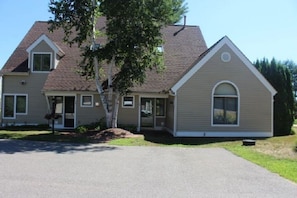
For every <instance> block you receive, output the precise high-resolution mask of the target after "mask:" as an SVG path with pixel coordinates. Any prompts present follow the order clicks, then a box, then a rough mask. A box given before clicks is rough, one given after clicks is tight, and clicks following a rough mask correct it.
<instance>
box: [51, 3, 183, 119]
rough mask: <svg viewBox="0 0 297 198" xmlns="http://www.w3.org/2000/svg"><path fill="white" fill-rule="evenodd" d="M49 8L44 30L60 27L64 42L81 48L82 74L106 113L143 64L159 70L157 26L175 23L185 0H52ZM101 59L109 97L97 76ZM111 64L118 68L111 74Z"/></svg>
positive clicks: (139, 79)
mask: <svg viewBox="0 0 297 198" xmlns="http://www.w3.org/2000/svg"><path fill="white" fill-rule="evenodd" d="M49 9H50V12H51V13H52V14H53V19H51V20H49V24H50V28H49V29H50V30H51V31H54V30H56V29H58V28H62V29H63V30H64V33H65V37H64V41H65V42H67V43H68V44H69V45H70V46H71V45H73V44H77V45H78V46H79V47H81V48H82V56H83V61H82V62H81V65H82V66H83V72H82V74H83V75H86V76H88V77H94V78H95V80H96V85H97V89H98V92H99V94H100V97H101V101H102V103H103V106H104V109H105V112H106V116H107V117H110V115H111V114H115V112H113V113H112V104H117V102H118V98H119V97H118V96H116V98H115V101H114V102H111V98H112V97H113V95H114V92H115V93H116V94H121V95H125V94H127V93H128V92H129V91H130V88H131V87H133V86H135V85H140V84H142V83H144V81H145V78H146V70H147V69H153V68H156V70H157V71H162V70H163V69H164V62H163V54H162V53H160V52H159V51H158V47H159V46H162V44H163V39H162V34H161V29H162V28H163V27H164V26H167V25H170V24H174V23H176V22H178V21H179V20H180V19H181V17H182V15H183V14H184V13H185V12H186V10H187V8H186V5H185V4H184V0H158V1H156V0H51V1H50V4H49ZM101 16H103V17H106V29H105V35H104V36H106V37H107V43H106V44H104V45H100V47H96V46H97V44H96V42H95V41H96V37H97V36H98V35H101V32H99V30H97V29H96V22H97V20H98V18H99V17H101ZM101 36H102V35H101ZM103 62H107V63H108V64H109V69H108V71H105V72H106V74H107V75H105V76H108V77H107V80H108V83H107V84H108V86H107V88H108V93H109V94H108V95H109V96H108V97H107V96H106V94H104V92H105V90H104V87H103V86H102V83H103V81H104V80H105V79H103V78H102V77H101V75H100V70H102V68H103V67H102V63H103ZM113 65H115V67H116V69H117V72H114V73H112V71H114V70H113V68H112V67H113ZM115 117H116V116H115ZM109 120H110V119H109Z"/></svg>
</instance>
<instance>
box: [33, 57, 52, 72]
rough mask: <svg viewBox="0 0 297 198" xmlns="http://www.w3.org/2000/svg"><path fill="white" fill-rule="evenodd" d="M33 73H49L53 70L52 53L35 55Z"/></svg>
mask: <svg viewBox="0 0 297 198" xmlns="http://www.w3.org/2000/svg"><path fill="white" fill-rule="evenodd" d="M32 64H33V65H32V71H34V72H48V71H50V70H51V68H52V67H51V53H33V62H32Z"/></svg>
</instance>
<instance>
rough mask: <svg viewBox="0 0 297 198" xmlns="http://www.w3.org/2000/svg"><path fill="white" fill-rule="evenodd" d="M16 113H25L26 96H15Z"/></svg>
mask: <svg viewBox="0 0 297 198" xmlns="http://www.w3.org/2000/svg"><path fill="white" fill-rule="evenodd" d="M16 113H26V96H16Z"/></svg>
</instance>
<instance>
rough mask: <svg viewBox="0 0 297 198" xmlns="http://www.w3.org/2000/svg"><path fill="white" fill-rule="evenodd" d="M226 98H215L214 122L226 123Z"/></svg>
mask: <svg viewBox="0 0 297 198" xmlns="http://www.w3.org/2000/svg"><path fill="white" fill-rule="evenodd" d="M224 120H225V116H224V98H214V109H213V123H214V124H224Z"/></svg>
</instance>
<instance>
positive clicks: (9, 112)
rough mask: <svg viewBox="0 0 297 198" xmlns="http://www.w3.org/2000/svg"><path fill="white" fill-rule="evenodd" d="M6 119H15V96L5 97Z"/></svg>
mask: <svg viewBox="0 0 297 198" xmlns="http://www.w3.org/2000/svg"><path fill="white" fill-rule="evenodd" d="M4 117H14V96H5V97H4Z"/></svg>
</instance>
